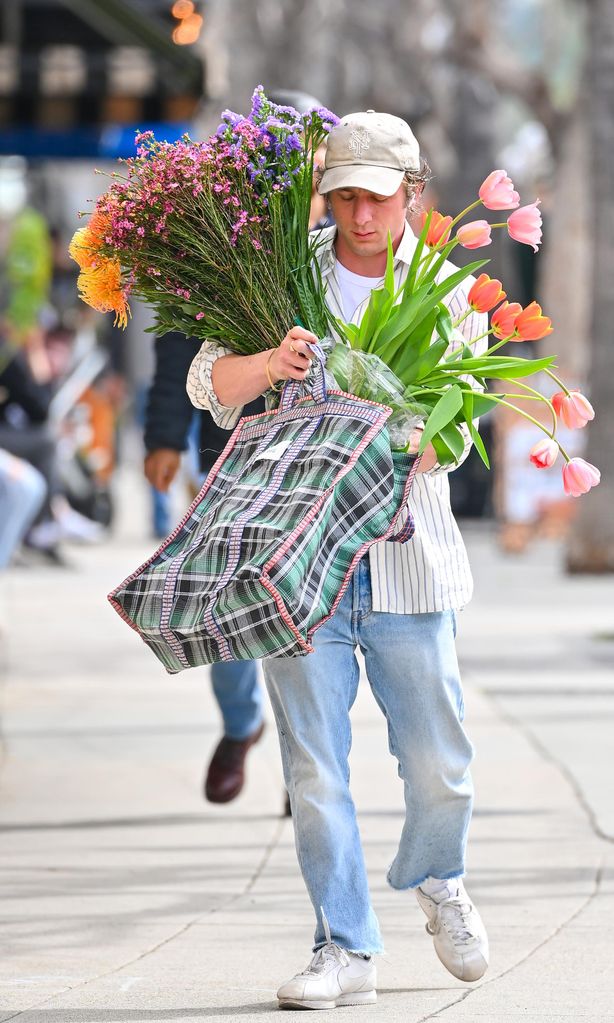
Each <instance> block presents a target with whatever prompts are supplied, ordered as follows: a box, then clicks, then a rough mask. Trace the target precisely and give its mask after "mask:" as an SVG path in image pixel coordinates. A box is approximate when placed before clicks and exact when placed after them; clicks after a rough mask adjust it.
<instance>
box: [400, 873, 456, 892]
mask: <svg viewBox="0 0 614 1023" xmlns="http://www.w3.org/2000/svg"><path fill="white" fill-rule="evenodd" d="M464 876H465V871H464V870H456V871H454V872H453V873H451V874H446V876H445V877H439V878H437V880H438V881H451V880H452V878H455V877H464ZM427 877H431V874H424V875H423V876H422V877H420V878H419V879H418V880H417V881H410V882H409V884H400V885H397V884H393V883H392V881H391V880H390V873H388V874H386V881H387V882H388V885H389V887H390V888H392V889H393V890H394V891H395V892H406V891H409V890H410V889H412V888H418V887H419V885H421V884H423V883H424V881H426V879H427Z"/></svg>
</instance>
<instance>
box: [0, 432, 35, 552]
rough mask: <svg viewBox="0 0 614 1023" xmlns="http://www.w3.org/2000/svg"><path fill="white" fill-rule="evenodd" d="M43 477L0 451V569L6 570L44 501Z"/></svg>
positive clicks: (25, 463)
mask: <svg viewBox="0 0 614 1023" xmlns="http://www.w3.org/2000/svg"><path fill="white" fill-rule="evenodd" d="M46 493H47V484H46V482H45V477H44V476H43V475H42V473H40V472H39V471H38V469H35V468H34V466H33V465H30V463H29V462H26V461H25V460H24V459H23V458H15V457H14V456H13V455H9V453H8V451H5V450H4V449H3V448H0V569H3V568H6V567H7V566H8V565H9V564H10V562H11V558H12V557H13V554H14V553H15V551H16V550H17V549H18V547H19V544H20V542H21V540H22V539H23V537H24V536H25V534H26V532H27V530H28V528H29V527H30V526H31V524H32V522H33V521H34V519H35V518H36V515H37V514H38V512H39V511H40V508H41V507H42V504H43V502H44V500H45V495H46Z"/></svg>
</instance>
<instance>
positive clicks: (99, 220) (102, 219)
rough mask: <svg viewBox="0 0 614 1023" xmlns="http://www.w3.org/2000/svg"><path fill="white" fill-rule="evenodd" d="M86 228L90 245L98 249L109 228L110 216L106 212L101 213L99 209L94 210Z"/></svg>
mask: <svg viewBox="0 0 614 1023" xmlns="http://www.w3.org/2000/svg"><path fill="white" fill-rule="evenodd" d="M86 230H87V231H89V235H90V238H91V240H92V245H93V246H94V247H95V248H97V249H99V248H100V246H101V245H103V244H104V241H105V237H106V236H107V235H108V234H109V232H110V230H111V217H110V216H109V214H108V213H102V212H101V211H100V210H94V212H93V213H92V215H91V217H90V219H89V221H88V225H87V228H86Z"/></svg>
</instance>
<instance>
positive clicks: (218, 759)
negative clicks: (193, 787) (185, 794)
mask: <svg viewBox="0 0 614 1023" xmlns="http://www.w3.org/2000/svg"><path fill="white" fill-rule="evenodd" d="M263 732H264V721H263V722H262V724H261V725H260V726H259V728H257V729H256V731H255V732H252V734H251V735H248V736H247V738H246V739H230V738H228V736H227V735H225V736H223V738H222V739H221V740H220V742H219V743H218V745H217V747H216V750H215V753H214V754H213V756H212V758H211V763H210V764H209V769H208V771H207V776H206V778H205V799H208V800H209V802H210V803H230V801H231V800H232V799H236V797H237V796H238V795H239V792H240V791H241V789H242V788H243V784H244V782H245V758H246V756H247V751H248V750H249V748H250V746H253V745H254V743H256V742H258V739H259V738H260V736H261V735H262V733H263Z"/></svg>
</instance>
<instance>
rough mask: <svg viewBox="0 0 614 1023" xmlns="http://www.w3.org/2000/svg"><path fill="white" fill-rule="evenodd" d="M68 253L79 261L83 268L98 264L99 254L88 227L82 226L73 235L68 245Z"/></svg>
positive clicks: (76, 261)
mask: <svg viewBox="0 0 614 1023" xmlns="http://www.w3.org/2000/svg"><path fill="white" fill-rule="evenodd" d="M68 254H69V256H71V257H72V259H74V261H75V263H78V264H79V266H80V267H81V269H82V270H86V269H89V268H90V267H93V266H95V265H96V263H97V261H98V254H97V252H96V251H95V249H94V248H93V246H92V242H91V238H90V233H89V230H88V228H87V227H80V228H79V230H78V231H75V233H74V234H73V236H72V241H71V243H70V245H69V246H68Z"/></svg>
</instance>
